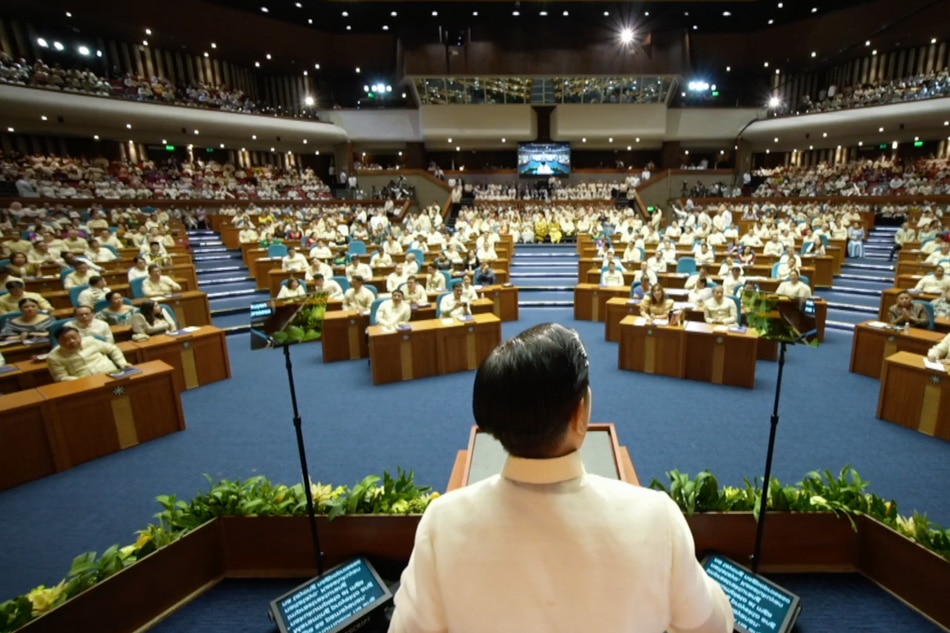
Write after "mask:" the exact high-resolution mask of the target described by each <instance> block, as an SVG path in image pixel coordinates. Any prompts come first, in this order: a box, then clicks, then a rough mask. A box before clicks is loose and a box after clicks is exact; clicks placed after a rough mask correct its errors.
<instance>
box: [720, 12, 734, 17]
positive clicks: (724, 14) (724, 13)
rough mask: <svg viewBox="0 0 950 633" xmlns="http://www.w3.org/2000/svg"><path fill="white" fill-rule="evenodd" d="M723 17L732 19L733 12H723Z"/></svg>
mask: <svg viewBox="0 0 950 633" xmlns="http://www.w3.org/2000/svg"><path fill="white" fill-rule="evenodd" d="M722 17H724V18H729V17H732V11H723V12H722Z"/></svg>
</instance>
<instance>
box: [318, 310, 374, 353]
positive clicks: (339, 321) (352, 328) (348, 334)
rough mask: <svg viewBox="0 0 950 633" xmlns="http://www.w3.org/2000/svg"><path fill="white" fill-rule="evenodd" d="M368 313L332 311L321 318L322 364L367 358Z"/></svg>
mask: <svg viewBox="0 0 950 633" xmlns="http://www.w3.org/2000/svg"><path fill="white" fill-rule="evenodd" d="M368 327H369V313H368V312H367V313H362V312H356V311H353V310H334V311H333V312H327V313H326V314H325V315H324V317H323V335H322V336H321V337H320V340H321V341H322V343H323V362H324V363H333V362H337V361H341V360H357V359H360V358H369V346H368V344H367V341H366V328H368Z"/></svg>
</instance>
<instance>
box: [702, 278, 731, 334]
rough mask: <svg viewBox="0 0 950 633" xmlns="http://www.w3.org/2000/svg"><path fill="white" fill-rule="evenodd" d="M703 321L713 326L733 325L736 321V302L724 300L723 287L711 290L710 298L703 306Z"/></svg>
mask: <svg viewBox="0 0 950 633" xmlns="http://www.w3.org/2000/svg"><path fill="white" fill-rule="evenodd" d="M703 319H704V320H705V321H706V323H711V324H715V325H734V324H735V323H736V322H737V321H738V319H739V315H738V310H736V302H735V301H733V300H732V299H728V298H726V296H725V288H724V287H723V286H716V287H715V288H713V289H712V298H711V299H708V300H707V301H706V303H705V304H703Z"/></svg>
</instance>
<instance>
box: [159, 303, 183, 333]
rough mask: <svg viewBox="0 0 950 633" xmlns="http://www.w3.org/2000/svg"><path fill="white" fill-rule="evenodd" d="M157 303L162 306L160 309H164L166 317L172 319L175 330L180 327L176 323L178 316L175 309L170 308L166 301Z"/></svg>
mask: <svg viewBox="0 0 950 633" xmlns="http://www.w3.org/2000/svg"><path fill="white" fill-rule="evenodd" d="M158 305H160V306H162V310H164V311H165V313H166V314H167V315H168V317H169V318H170V319H171V320H172V325H174V326H175V329H176V330H177V329H178V328H179V327H180V324H179V323H178V317H177V316H175V311H174V310H172V307H171V306H170V305H168V304H167V303H160V304H158Z"/></svg>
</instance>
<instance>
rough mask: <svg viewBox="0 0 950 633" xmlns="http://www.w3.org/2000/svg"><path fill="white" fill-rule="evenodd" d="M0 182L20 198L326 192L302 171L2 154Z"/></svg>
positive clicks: (270, 196) (266, 196)
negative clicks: (12, 186) (15, 191)
mask: <svg viewBox="0 0 950 633" xmlns="http://www.w3.org/2000/svg"><path fill="white" fill-rule="evenodd" d="M0 180H4V181H7V182H12V183H14V184H15V186H16V189H17V192H18V194H19V195H20V196H21V197H23V198H56V199H67V198H74V199H95V198H99V199H105V200H135V199H152V198H157V199H171V200H191V199H203V200H255V199H258V200H319V199H324V198H330V197H332V196H331V193H330V188H329V187H328V186H327V185H326V184H324V182H323V181H322V180H321V179H320V178H319V177H318V176H316V174H314V173H313V170H310V169H306V170H302V171H296V170H292V169H282V168H280V167H277V166H273V165H260V166H256V167H235V166H234V165H233V164H231V163H223V164H222V163H218V162H216V161H213V160H212V161H207V162H205V161H201V160H195V161H184V162H178V161H177V160H175V159H169V160H167V161H165V162H164V163H163V164H157V163H155V162H154V161H151V160H146V161H142V162H135V161H119V160H114V161H109V160H108V159H106V158H103V157H98V158H94V159H87V158H73V157H63V156H54V155H43V154H31V155H23V154H16V153H9V152H7V153H3V152H0Z"/></svg>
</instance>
